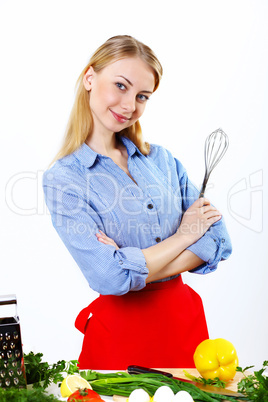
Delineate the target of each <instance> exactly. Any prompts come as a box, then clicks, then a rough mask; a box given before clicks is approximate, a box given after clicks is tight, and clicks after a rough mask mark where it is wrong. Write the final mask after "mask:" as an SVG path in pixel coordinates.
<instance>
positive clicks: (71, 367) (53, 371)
mask: <svg viewBox="0 0 268 402" xmlns="http://www.w3.org/2000/svg"><path fill="white" fill-rule="evenodd" d="M42 358H43V353H33V352H30V353H28V354H24V364H25V372H26V378H27V384H33V388H43V389H46V388H47V387H48V386H49V384H51V383H52V382H53V383H55V384H56V383H58V382H61V381H62V380H63V378H64V377H63V372H65V373H67V374H74V373H76V372H78V371H79V370H78V367H77V361H76V360H71V361H69V362H66V361H65V360H59V361H58V362H57V363H53V364H49V363H48V362H44V361H42Z"/></svg>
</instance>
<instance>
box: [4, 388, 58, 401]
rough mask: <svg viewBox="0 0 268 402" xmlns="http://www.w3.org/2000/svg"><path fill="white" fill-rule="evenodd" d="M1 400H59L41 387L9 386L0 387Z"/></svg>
mask: <svg viewBox="0 0 268 402" xmlns="http://www.w3.org/2000/svg"><path fill="white" fill-rule="evenodd" d="M0 401H1V402H54V401H59V399H58V398H56V397H55V396H53V395H48V394H47V393H46V392H45V391H44V389H43V388H37V389H32V390H27V389H17V388H10V389H4V388H0Z"/></svg>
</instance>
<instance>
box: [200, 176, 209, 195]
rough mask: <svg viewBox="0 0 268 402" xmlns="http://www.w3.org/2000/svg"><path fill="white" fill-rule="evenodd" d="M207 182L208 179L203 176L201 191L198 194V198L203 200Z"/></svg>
mask: <svg viewBox="0 0 268 402" xmlns="http://www.w3.org/2000/svg"><path fill="white" fill-rule="evenodd" d="M207 182H208V177H207V176H205V177H204V180H203V184H202V188H201V191H200V193H199V198H203V197H204V194H205V190H206V186H207Z"/></svg>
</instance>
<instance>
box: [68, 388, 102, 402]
mask: <svg viewBox="0 0 268 402" xmlns="http://www.w3.org/2000/svg"><path fill="white" fill-rule="evenodd" d="M75 401H84V402H101V401H103V399H101V397H100V396H99V394H98V393H97V392H96V391H93V390H92V389H87V388H84V389H78V390H77V391H75V392H74V393H73V394H72V395H70V396H69V398H68V399H67V402H75Z"/></svg>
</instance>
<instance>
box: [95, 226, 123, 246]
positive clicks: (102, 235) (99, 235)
mask: <svg viewBox="0 0 268 402" xmlns="http://www.w3.org/2000/svg"><path fill="white" fill-rule="evenodd" d="M96 237H97V239H98V241H99V242H101V243H103V244H107V245H110V246H114V247H115V248H116V250H118V249H119V247H118V245H117V244H116V243H115V241H114V240H113V239H111V238H110V237H108V236H107V235H106V234H105V233H104V232H103V231H102V230H100V229H99V232H97V233H96Z"/></svg>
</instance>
